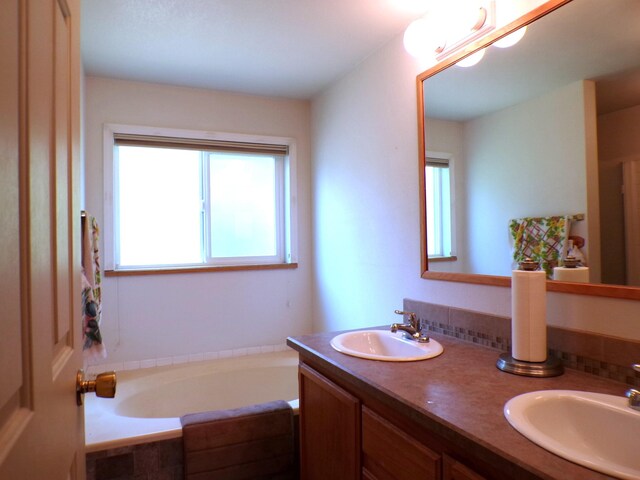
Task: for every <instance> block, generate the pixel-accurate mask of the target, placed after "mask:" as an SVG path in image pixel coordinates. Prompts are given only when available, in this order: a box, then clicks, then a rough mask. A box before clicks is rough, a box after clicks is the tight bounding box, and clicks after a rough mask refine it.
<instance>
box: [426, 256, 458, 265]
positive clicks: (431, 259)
mask: <svg viewBox="0 0 640 480" xmlns="http://www.w3.org/2000/svg"><path fill="white" fill-rule="evenodd" d="M456 260H458V257H456V256H455V255H450V256H448V257H429V263H431V262H455V261H456Z"/></svg>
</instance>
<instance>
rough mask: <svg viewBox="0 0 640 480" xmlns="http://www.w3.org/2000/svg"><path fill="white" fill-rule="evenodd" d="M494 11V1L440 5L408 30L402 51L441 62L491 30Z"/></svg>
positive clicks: (494, 17) (494, 15) (444, 3)
mask: <svg viewBox="0 0 640 480" xmlns="http://www.w3.org/2000/svg"><path fill="white" fill-rule="evenodd" d="M495 10H496V9H495V0H477V1H472V2H469V1H468V0H467V1H465V2H464V3H462V2H460V1H455V2H442V4H441V6H440V7H439V8H436V9H433V10H431V11H430V12H428V13H427V14H426V15H425V16H424V17H422V18H419V19H417V20H415V21H414V22H412V23H411V24H410V25H409V27H407V29H406V31H405V34H404V45H405V49H406V50H407V52H409V54H411V55H412V56H414V57H417V58H423V59H428V58H431V59H432V60H435V61H441V60H443V59H445V58H447V57H449V56H450V55H452V54H453V53H456V52H458V51H460V50H462V49H463V48H464V47H466V46H467V45H469V44H470V43H472V42H474V41H475V40H477V39H479V38H481V37H483V36H485V35H486V34H487V33H489V32H491V31H492V30H494V29H495V25H496V12H495ZM479 57H480V58H481V57H482V54H480V55H479ZM476 58H478V57H476ZM477 61H479V58H478V60H477Z"/></svg>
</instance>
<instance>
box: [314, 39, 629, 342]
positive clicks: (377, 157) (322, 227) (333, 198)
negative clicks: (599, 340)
mask: <svg viewBox="0 0 640 480" xmlns="http://www.w3.org/2000/svg"><path fill="white" fill-rule="evenodd" d="M421 70H423V66H420V65H418V64H417V62H415V61H414V60H413V59H412V58H411V57H409V56H408V54H406V53H405V51H404V49H403V46H402V38H401V36H399V37H397V38H395V39H394V40H393V41H391V42H390V43H388V44H387V45H386V46H385V47H384V48H382V49H381V50H380V51H379V52H377V53H376V54H375V55H372V56H370V57H369V58H368V59H367V60H366V61H365V62H363V63H362V64H360V65H359V66H358V68H357V69H355V70H354V71H353V72H351V73H350V74H349V75H348V76H346V77H345V78H343V79H342V80H340V81H339V82H337V83H336V84H335V85H333V86H332V87H331V88H329V89H327V90H326V91H325V92H324V93H323V94H322V95H320V96H318V97H317V98H316V99H315V100H314V102H313V105H312V136H313V157H314V162H313V175H312V179H313V219H314V246H315V258H314V261H315V269H316V274H315V292H316V296H315V299H314V302H315V303H314V329H315V330H338V329H346V328H354V327H365V326H371V325H380V324H388V323H390V322H392V321H394V320H395V319H394V317H395V316H394V315H393V309H395V308H398V307H400V306H401V305H402V299H403V298H405V297H409V298H414V299H417V300H423V301H429V302H434V303H438V304H444V305H452V306H457V307H461V308H468V309H473V310H477V311H481V312H486V313H491V314H498V315H505V316H509V315H510V309H511V299H510V290H509V289H507V288H501V287H488V286H483V285H470V284H462V283H451V282H440V281H431V280H423V279H421V278H420V244H419V237H420V219H419V211H418V201H419V197H418V175H419V172H418V132H417V128H416V124H417V121H416V118H417V106H416V88H415V77H416V75H417V74H418V73H419V72H420V71H421ZM548 321H549V323H550V324H552V325H559V326H565V327H568V328H573V329H579V330H585V331H593V332H600V333H606V334H609V335H613V336H620V337H627V338H634V339H640V302H633V301H628V300H617V299H606V298H601V297H590V296H579V295H568V294H557V293H550V294H549V298H548Z"/></svg>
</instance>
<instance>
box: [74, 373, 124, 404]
mask: <svg viewBox="0 0 640 480" xmlns="http://www.w3.org/2000/svg"><path fill="white" fill-rule="evenodd" d="M116 383H117V379H116V372H103V373H100V374H98V376H97V377H96V379H95V380H85V379H84V371H83V370H78V373H77V375H76V403H77V404H78V405H82V399H83V395H84V394H85V393H89V392H95V393H96V396H97V397H103V398H113V397H115V396H116Z"/></svg>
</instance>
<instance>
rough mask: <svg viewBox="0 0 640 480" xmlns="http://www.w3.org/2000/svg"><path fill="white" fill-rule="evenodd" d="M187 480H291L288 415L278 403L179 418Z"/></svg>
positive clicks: (290, 413)
mask: <svg viewBox="0 0 640 480" xmlns="http://www.w3.org/2000/svg"><path fill="white" fill-rule="evenodd" d="M181 422H182V426H183V436H182V438H183V446H184V457H183V458H184V466H185V469H184V471H185V478H186V479H187V480H190V479H194V480H195V479H197V478H203V477H204V476H208V477H207V478H220V479H224V478H229V479H231V478H262V477H264V478H272V476H276V475H282V476H284V477H283V478H293V475H294V472H295V470H294V468H295V459H294V452H295V449H294V444H293V443H294V431H293V411H292V409H291V406H290V405H289V404H288V403H287V402H285V401H284V400H278V401H275V402H268V403H263V404H259V405H252V406H248V407H242V408H237V409H232V410H221V411H213V412H205V413H193V414H189V415H185V416H183V417H182V418H181Z"/></svg>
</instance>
